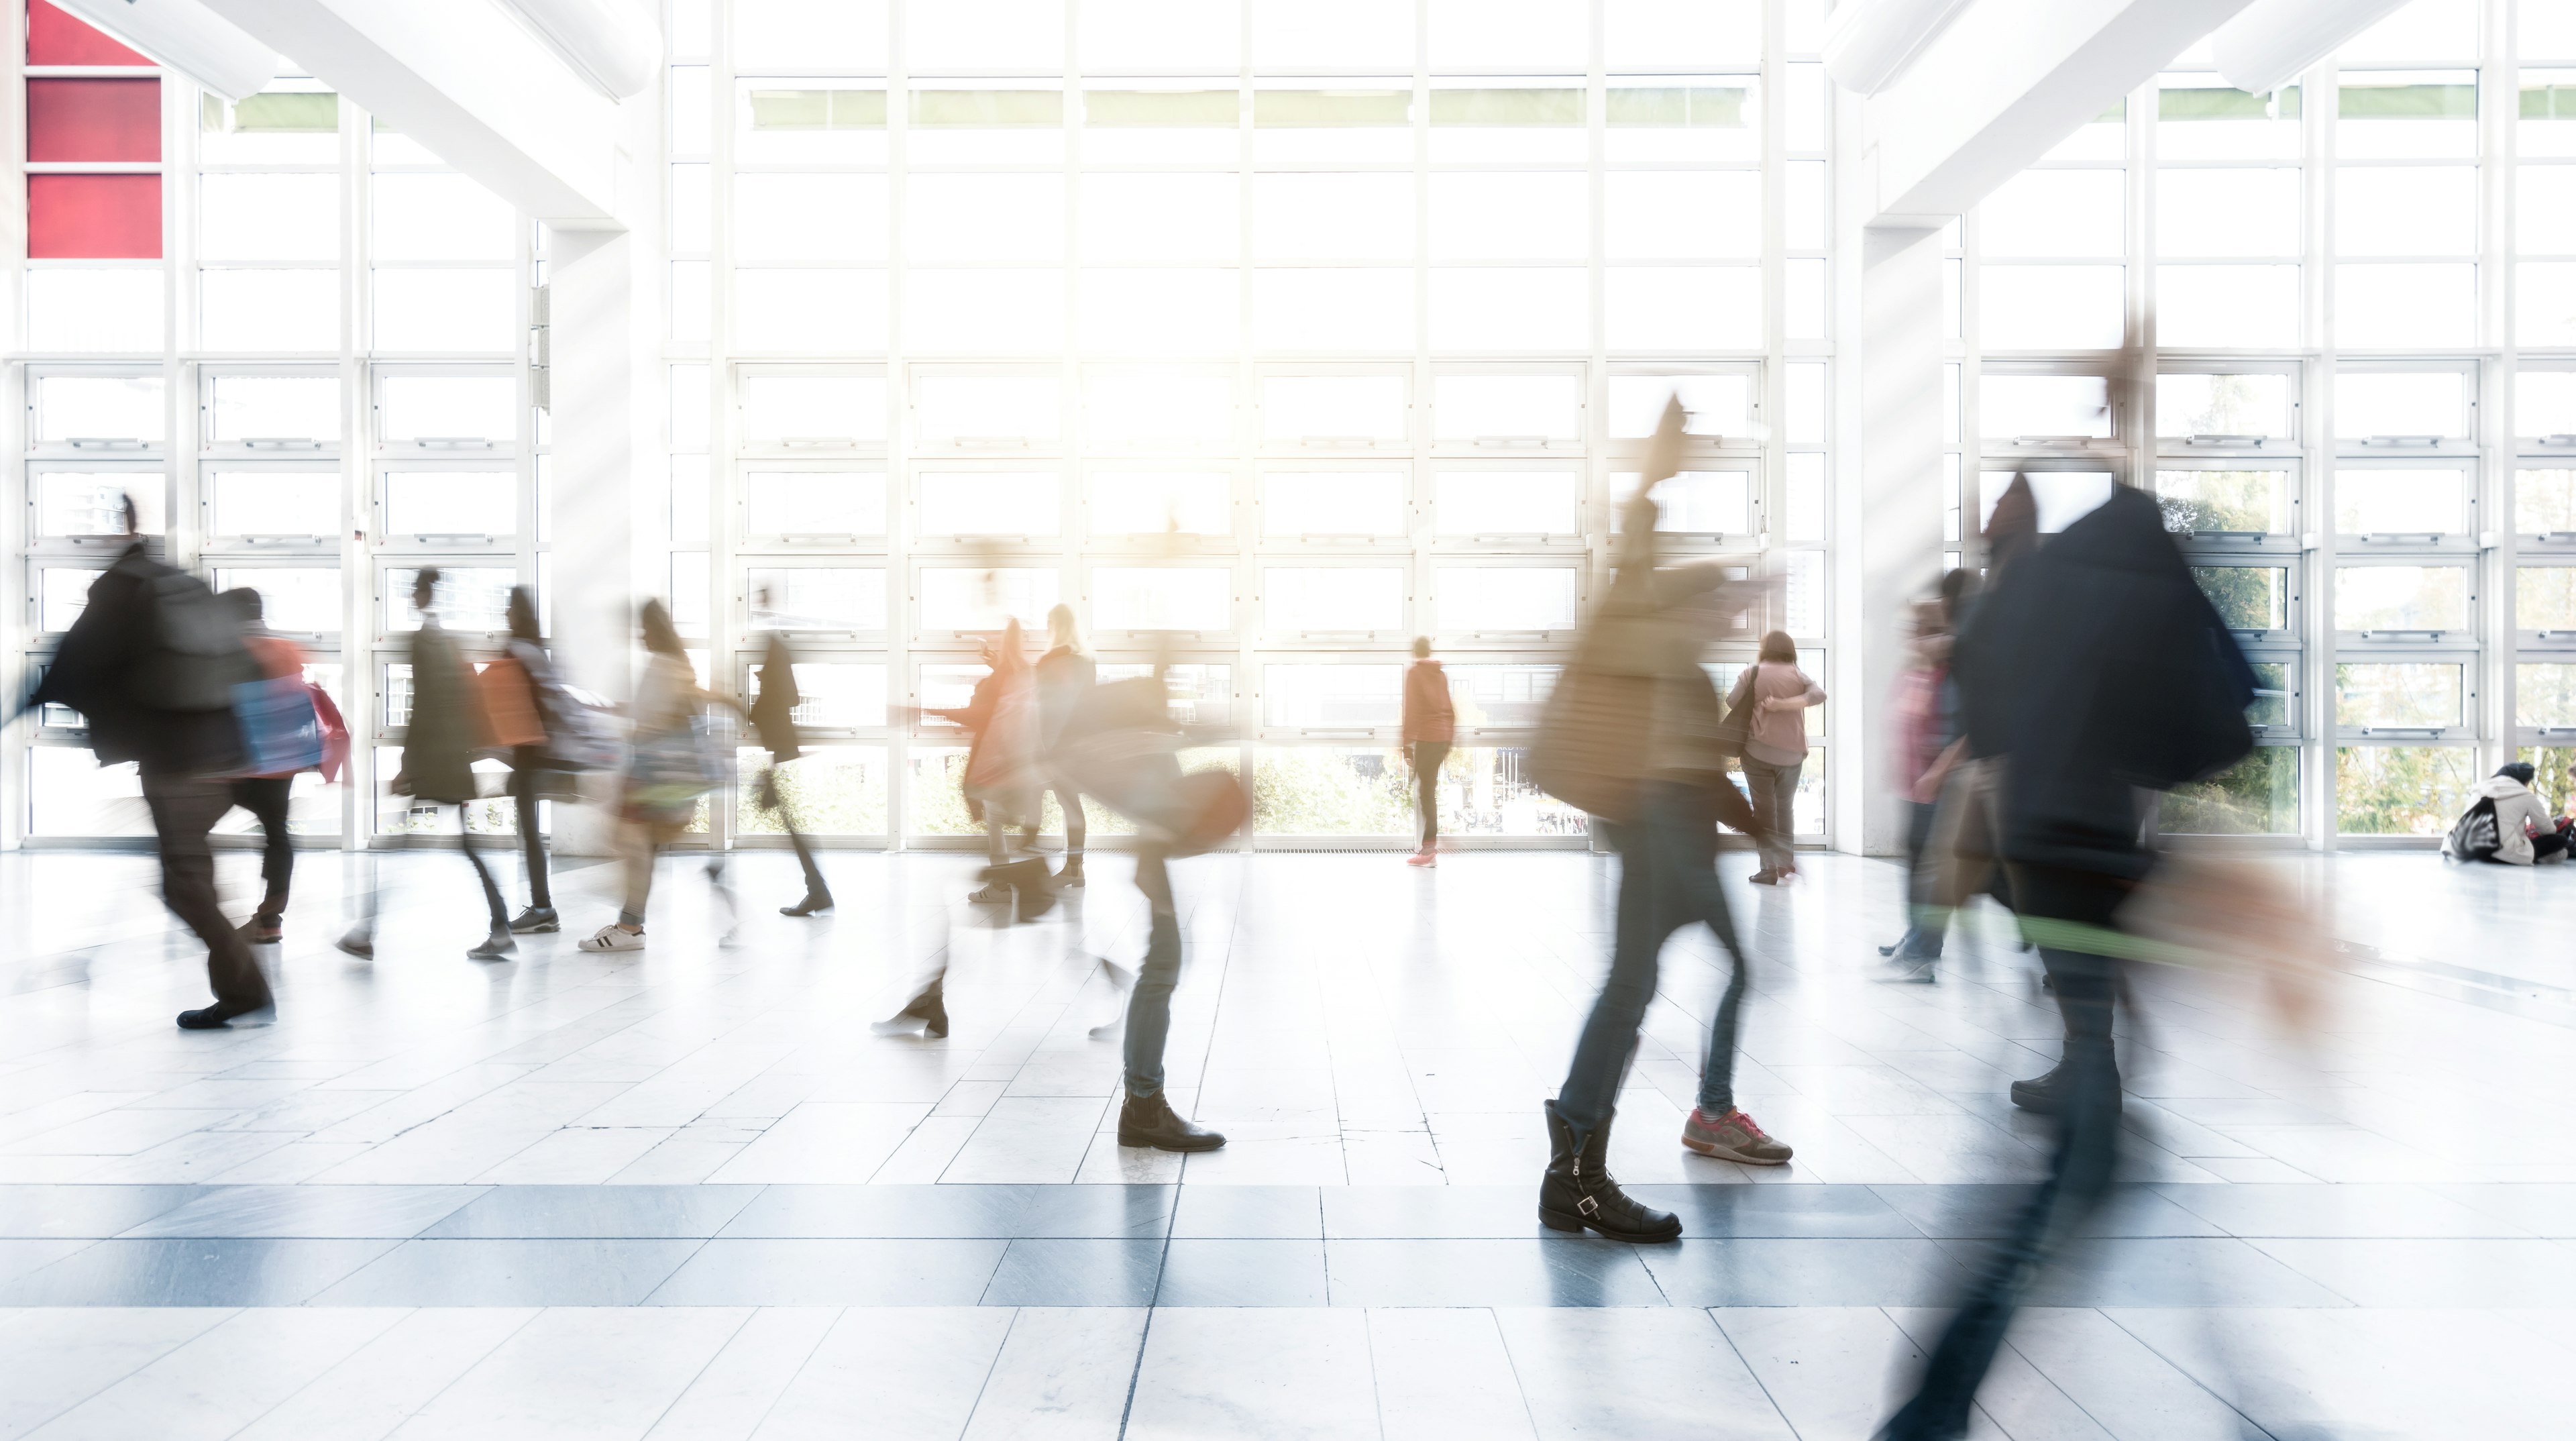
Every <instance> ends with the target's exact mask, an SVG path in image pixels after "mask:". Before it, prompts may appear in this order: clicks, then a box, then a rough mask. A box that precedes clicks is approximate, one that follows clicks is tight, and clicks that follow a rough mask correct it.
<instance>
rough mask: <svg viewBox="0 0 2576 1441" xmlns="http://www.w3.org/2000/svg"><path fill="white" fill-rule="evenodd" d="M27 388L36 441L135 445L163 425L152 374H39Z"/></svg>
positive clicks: (152, 438)
mask: <svg viewBox="0 0 2576 1441" xmlns="http://www.w3.org/2000/svg"><path fill="white" fill-rule="evenodd" d="M28 389H29V390H30V391H32V392H33V395H32V396H31V397H30V399H31V401H32V404H33V407H34V409H35V412H36V415H35V420H36V434H35V439H36V440H37V441H38V442H39V443H40V444H44V445H69V446H73V447H75V448H78V449H83V450H127V449H140V448H142V447H144V446H152V445H159V444H160V443H161V437H162V434H163V432H164V431H165V430H166V429H167V428H168V416H167V412H166V411H165V410H164V408H163V405H162V400H161V377H160V376H157V375H39V376H34V377H31V378H30V379H29V380H28Z"/></svg>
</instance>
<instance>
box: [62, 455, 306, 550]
mask: <svg viewBox="0 0 2576 1441" xmlns="http://www.w3.org/2000/svg"><path fill="white" fill-rule="evenodd" d="M27 478H28V482H29V484H30V485H31V486H32V487H33V488H34V490H35V492H36V535H37V536H38V537H39V538H41V539H46V540H53V539H58V538H62V539H68V538H89V537H96V538H102V539H106V538H115V537H120V536H123V535H124V534H125V502H126V500H127V498H128V497H131V498H132V499H133V501H134V518H135V529H136V533H137V534H141V535H159V534H162V533H163V532H164V531H165V530H166V529H167V524H168V523H167V519H166V517H165V516H164V514H163V512H164V510H165V508H166V507H165V506H164V505H163V497H164V496H165V495H166V494H167V493H168V490H167V482H166V481H165V480H164V478H163V477H162V475H161V473H160V472H159V471H149V470H110V471H80V470H39V471H32V472H30V473H29V475H28V477H27ZM221 479H222V477H221V476H220V475H217V476H215V477H214V478H213V482H210V483H214V482H220V481H221ZM323 479H324V480H325V481H326V483H328V484H330V485H331V486H332V487H333V492H332V493H333V495H334V496H335V497H336V495H337V494H338V491H337V484H338V479H339V478H338V477H337V476H325V477H323ZM339 515H340V512H339V507H338V505H337V504H336V502H335V504H334V505H333V507H332V511H331V520H332V523H331V524H329V525H325V526H324V527H322V529H321V530H319V531H316V532H314V533H315V534H316V535H328V534H330V533H331V531H333V530H335V529H337V528H338V521H339Z"/></svg>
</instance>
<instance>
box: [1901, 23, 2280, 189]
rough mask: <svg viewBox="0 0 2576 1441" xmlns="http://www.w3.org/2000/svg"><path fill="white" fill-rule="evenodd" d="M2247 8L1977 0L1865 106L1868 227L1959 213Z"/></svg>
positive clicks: (1924, 47)
mask: <svg viewBox="0 0 2576 1441" xmlns="http://www.w3.org/2000/svg"><path fill="white" fill-rule="evenodd" d="M2246 3H2247V0H1973V3H1971V4H1970V5H1968V7H1967V8H1966V9H1965V10H1962V11H1960V12H1959V13H1958V14H1957V15H1955V16H1954V17H1952V18H1951V20H1950V23H1949V24H1948V26H1946V27H1945V28H1943V29H1942V30H1941V32H1940V33H1939V34H1938V35H1936V36H1934V37H1933V39H1932V40H1931V42H1930V43H1929V44H1926V45H1925V46H1923V47H1922V49H1921V51H1920V52H1919V53H1918V54H1916V55H1915V57H1914V59H1913V61H1912V63H1911V64H1909V65H1908V66H1906V68H1905V72H1904V74H1903V75H1902V76H1901V77H1899V78H1898V79H1897V81H1896V82H1895V83H1894V84H1893V85H1891V86H1889V87H1888V88H1887V89H1885V90H1883V91H1881V92H1879V93H1878V94H1876V95H1873V96H1871V97H1870V98H1869V102H1868V109H1867V113H1868V125H1867V138H1866V139H1865V140H1864V142H1863V144H1864V146H1865V150H1864V159H1865V161H1866V163H1867V164H1868V165H1869V166H1870V168H1871V175H1870V183H1871V186H1872V190H1871V193H1872V194H1873V195H1874V197H1875V199H1876V208H1875V211H1874V213H1873V214H1872V216H1871V217H1870V219H1869V221H1868V223H1869V224H1873V225H1893V226H1923V225H1937V224H1941V223H1944V222H1946V221H1947V220H1948V219H1949V218H1950V217H1952V216H1955V215H1961V214H1964V213H1966V212H1967V211H1968V210H1969V209H1970V208H1972V207H1974V206H1975V205H1976V203H1977V202H1978V201H1980V200H1982V199H1984V198H1985V197H1986V195H1987V194H1988V193H1990V192H1991V191H1993V189H1994V188H1995V187H1996V186H1998V185H2001V184H2002V183H2003V182H2004V181H2006V180H2009V179H2011V178H2012V177H2013V176H2015V175H2017V174H2019V173H2021V171H2023V170H2024V169H2026V168H2028V167H2029V165H2030V163H2031V162H2032V161H2035V160H2037V159H2039V158H2040V157H2041V156H2042V155H2045V154H2047V153H2048V151H2049V149H2050V148H2051V147H2052V146H2054V145H2056V144H2057V142H2059V141H2061V140H2063V139H2065V138H2066V137H2067V136H2069V135H2072V134H2074V133H2075V130H2076V127H2078V126H2080V125H2082V124H2084V123H2085V122H2086V121H2089V120H2091V119H2093V118H2094V117H2096V116H2098V115H2100V114H2101V113H2102V112H2103V111H2105V110H2108V109H2109V108H2111V106H2112V105H2114V104H2116V103H2118V101H2119V100H2120V99H2121V97H2123V96H2125V95H2127V94H2128V93H2129V92H2130V91H2131V90H2134V89H2136V88H2137V87H2138V86H2139V85H2140V84H2142V83H2144V82H2145V81H2146V80H2147V79H2148V78H2149V77H2151V76H2153V75H2155V74H2156V73H2157V72H2158V71H2160V70H2162V69H2164V68H2165V67H2166V66H2167V65H2170V64H2172V63H2173V59H2174V57H2175V56H2177V55H2180V54H2181V53H2182V52H2183V51H2184V50H2185V49H2187V48H2189V47H2190V46H2191V44H2192V43H2193V42H2194V41H2197V40H2199V39H2200V38H2201V37H2203V36H2205V35H2207V34H2209V33H2210V32H2211V31H2212V30H2214V29H2216V28H2218V26H2220V25H2221V24H2223V23H2225V22H2226V21H2227V20H2228V18H2229V17H2231V16H2233V15H2234V14H2235V13H2236V12H2237V11H2238V10H2241V9H2243V8H2244V7H2245V5H2246Z"/></svg>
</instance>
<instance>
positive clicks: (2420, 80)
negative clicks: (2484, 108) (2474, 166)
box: [2335, 70, 2478, 160]
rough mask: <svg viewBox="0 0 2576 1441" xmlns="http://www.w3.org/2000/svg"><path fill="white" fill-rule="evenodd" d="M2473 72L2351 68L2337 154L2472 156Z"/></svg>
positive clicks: (2343, 79)
mask: <svg viewBox="0 0 2576 1441" xmlns="http://www.w3.org/2000/svg"><path fill="white" fill-rule="evenodd" d="M2477 81H2478V77H2477V72H2476V71H2474V70H2457V71H2442V70H2430V71H2410V70H2378V71H2368V70H2360V71H2356V70H2347V71H2345V72H2343V75H2342V77H2341V81H2340V83H2341V86H2342V95H2341V98H2340V101H2339V103H2338V110H2337V119H2336V124H2335V150H2336V153H2337V154H2338V155H2340V156H2341V157H2342V158H2344V159H2347V160H2414V159H2421V158H2435V157H2447V156H2454V155H2457V156H2468V155H2474V154H2476V153H2477V148H2478V83H2477Z"/></svg>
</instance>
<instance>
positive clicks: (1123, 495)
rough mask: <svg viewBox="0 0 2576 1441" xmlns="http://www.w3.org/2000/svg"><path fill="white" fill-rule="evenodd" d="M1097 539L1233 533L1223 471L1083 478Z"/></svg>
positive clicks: (1113, 473) (1229, 490)
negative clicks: (1107, 536) (1121, 536)
mask: <svg viewBox="0 0 2576 1441" xmlns="http://www.w3.org/2000/svg"><path fill="white" fill-rule="evenodd" d="M1084 487H1085V490H1086V493H1087V494H1088V495H1089V497H1090V500H1091V531H1092V534H1094V535H1164V534H1177V535H1225V534H1228V533H1230V532H1231V531H1232V530H1233V529H1234V502H1233V497H1232V490H1233V481H1232V477H1230V476H1228V475H1226V474H1225V473H1224V472H1223V471H1178V470H1113V471H1101V470H1095V471H1092V472H1090V473H1089V474H1088V475H1087V476H1085V477H1084Z"/></svg>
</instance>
